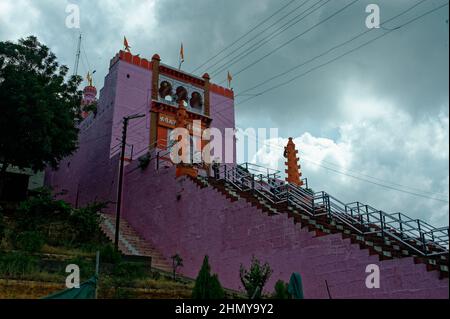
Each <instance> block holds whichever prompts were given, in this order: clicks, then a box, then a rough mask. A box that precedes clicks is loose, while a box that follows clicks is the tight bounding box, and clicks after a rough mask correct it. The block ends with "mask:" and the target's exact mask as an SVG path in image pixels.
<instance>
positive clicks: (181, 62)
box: [178, 42, 184, 69]
mask: <svg viewBox="0 0 450 319" xmlns="http://www.w3.org/2000/svg"><path fill="white" fill-rule="evenodd" d="M183 62H184V48H183V42H181V48H180V66H179V68H178V69H181V64H183Z"/></svg>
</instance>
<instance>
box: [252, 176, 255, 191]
mask: <svg viewBox="0 0 450 319" xmlns="http://www.w3.org/2000/svg"><path fill="white" fill-rule="evenodd" d="M254 190H255V174H252V191H254Z"/></svg>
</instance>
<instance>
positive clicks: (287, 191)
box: [286, 184, 289, 207]
mask: <svg viewBox="0 0 450 319" xmlns="http://www.w3.org/2000/svg"><path fill="white" fill-rule="evenodd" d="M286 203H287V206H288V207H289V184H287V185H286Z"/></svg>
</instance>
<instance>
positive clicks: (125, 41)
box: [123, 37, 131, 53]
mask: <svg viewBox="0 0 450 319" xmlns="http://www.w3.org/2000/svg"><path fill="white" fill-rule="evenodd" d="M123 46H124V47H125V51H127V52H129V53H131V51H130V49H131V47H130V46H129V44H128V41H127V38H126V37H123Z"/></svg>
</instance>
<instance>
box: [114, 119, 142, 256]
mask: <svg viewBox="0 0 450 319" xmlns="http://www.w3.org/2000/svg"><path fill="white" fill-rule="evenodd" d="M141 117H145V114H136V115H131V116H126V117H124V118H123V129H122V148H121V152H120V167H119V184H118V189H117V204H116V233H115V238H114V247H115V249H116V251H119V230H120V209H121V206H122V188H123V167H124V162H125V147H126V145H127V130H128V122H129V121H130V120H133V119H137V118H141Z"/></svg>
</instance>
